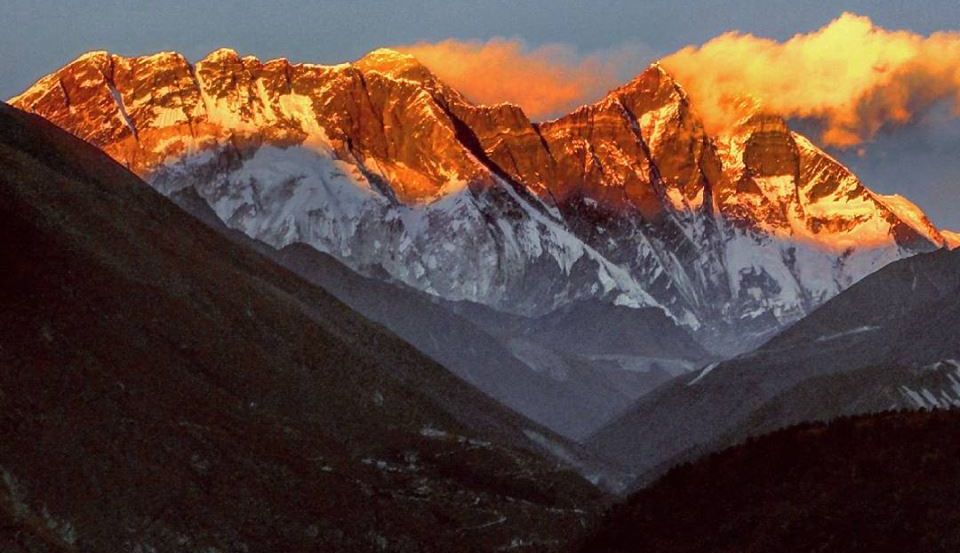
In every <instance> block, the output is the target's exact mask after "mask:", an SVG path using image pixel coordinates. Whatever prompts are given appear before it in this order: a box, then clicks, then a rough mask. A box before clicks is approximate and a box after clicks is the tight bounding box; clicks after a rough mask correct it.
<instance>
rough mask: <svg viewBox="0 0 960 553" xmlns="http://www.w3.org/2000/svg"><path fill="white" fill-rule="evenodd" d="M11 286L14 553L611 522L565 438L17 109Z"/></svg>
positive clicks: (531, 545) (8, 487) (406, 544)
mask: <svg viewBox="0 0 960 553" xmlns="http://www.w3.org/2000/svg"><path fill="white" fill-rule="evenodd" d="M0 267H2V270H0V306H2V309H0V551H3V552H4V553H23V552H34V551H85V552H86V551H92V552H114V551H116V552H119V551H124V552H130V551H139V552H151V551H224V552H225V551H385V550H389V551H404V552H418V551H491V550H496V549H497V548H500V547H508V546H516V545H518V544H519V545H521V546H523V547H520V548H519V549H521V550H522V549H523V548H524V547H525V548H526V549H527V550H549V549H553V548H555V547H556V546H557V545H558V544H559V543H562V542H564V541H566V540H569V539H570V538H571V537H572V536H574V535H576V534H577V532H578V531H579V529H580V528H582V526H583V525H584V523H585V520H587V519H588V518H589V517H590V516H591V512H592V511H593V510H595V509H596V505H597V502H598V501H600V500H602V497H601V496H600V494H599V492H597V491H596V490H595V489H594V488H592V487H591V486H589V484H587V483H586V482H585V481H584V480H582V479H581V478H580V477H578V476H576V475H575V474H573V473H572V472H570V471H568V470H566V469H564V468H562V467H560V466H559V465H558V463H557V462H555V461H547V460H545V459H544V458H543V457H542V456H541V455H543V453H544V452H543V450H542V449H541V448H543V447H552V448H555V449H558V450H560V451H562V450H563V448H564V447H565V444H567V445H568V443H567V442H565V441H563V440H562V439H561V438H559V437H557V436H555V435H554V434H552V433H550V432H549V431H547V430H545V429H543V428H542V427H539V426H537V425H536V424H534V423H532V422H530V421H528V420H527V419H524V418H523V417H520V416H519V415H516V414H514V413H512V412H510V411H507V410H506V409H504V408H502V407H500V406H499V405H498V404H496V403H495V402H494V401H492V400H491V399H489V398H488V397H487V396H485V395H483V394H481V393H480V392H478V391H477V390H475V389H473V388H471V387H470V386H468V385H467V384H465V383H464V382H462V381H461V380H459V379H458V378H456V377H454V376H453V375H452V374H450V373H449V372H448V371H446V370H445V369H443V368H442V367H441V366H439V365H437V364H436V363H434V362H433V361H431V360H429V359H428V358H426V357H425V356H423V355H422V354H421V353H419V352H418V351H416V350H415V349H414V348H412V347H411V346H409V345H408V344H406V343H404V342H402V341H401V340H399V339H398V338H396V337H395V336H393V335H392V334H390V333H388V332H386V331H385V330H384V329H383V328H382V327H380V326H378V325H374V324H372V323H370V322H369V321H367V320H366V319H364V318H362V317H360V316H359V315H357V314H356V313H355V312H353V311H351V310H350V309H349V308H347V307H346V306H345V305H343V304H342V303H340V302H339V301H337V300H336V299H334V298H333V297H332V296H330V295H329V294H327V293H326V292H324V291H323V290H321V289H319V288H317V287H315V286H312V285H310V284H308V283H307V282H305V281H303V280H302V279H300V278H299V277H297V276H296V275H294V274H293V273H291V272H289V271H287V270H286V269H283V268H281V267H279V266H278V265H276V264H275V263H273V262H271V261H269V260H267V259H266V258H264V257H262V256H261V255H259V254H257V253H255V252H253V251H252V250H250V249H249V248H246V247H243V246H241V245H238V244H235V243H233V242H231V241H230V240H227V239H226V238H224V237H222V236H220V235H218V234H217V233H215V232H213V231H212V230H210V229H208V228H207V227H206V226H204V225H203V224H202V223H200V222H199V221H197V220H195V219H193V218H192V217H190V216H189V215H187V214H186V213H185V212H183V211H182V210H181V209H179V208H178V207H176V206H175V205H174V204H173V203H171V202H169V201H168V200H166V199H164V198H163V197H162V196H161V195H160V194H158V193H157V192H155V191H153V190H152V189H150V188H149V187H148V186H147V185H146V184H145V183H143V182H142V181H140V180H139V179H137V178H136V177H135V176H134V175H133V174H131V173H129V172H128V171H127V170H125V169H123V168H122V167H120V166H119V165H117V164H116V163H114V162H112V161H111V160H110V159H109V158H107V156H106V155H105V154H103V153H102V152H100V151H98V150H97V149H95V148H94V147H92V146H90V145H88V144H86V143H84V142H82V141H81V140H79V139H77V138H74V137H72V136H70V135H68V134H67V133H66V132H64V131H61V130H59V129H57V128H56V127H54V126H53V125H51V124H50V123H48V122H46V121H44V120H42V119H40V118H38V117H35V116H32V115H27V114H24V113H22V112H19V111H17V110H14V109H12V108H10V107H8V106H6V105H3V104H0ZM544 444H545V445H544Z"/></svg>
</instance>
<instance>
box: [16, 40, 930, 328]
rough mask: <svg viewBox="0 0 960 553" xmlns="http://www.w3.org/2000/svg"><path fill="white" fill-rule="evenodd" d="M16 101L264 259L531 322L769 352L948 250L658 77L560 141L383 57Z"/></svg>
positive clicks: (83, 75)
mask: <svg viewBox="0 0 960 553" xmlns="http://www.w3.org/2000/svg"><path fill="white" fill-rule="evenodd" d="M11 103H13V104H14V105H15V106H17V107H20V108H21V109H25V110H27V111H32V112H34V113H37V114H39V115H42V116H44V117H46V118H47V119H49V120H51V121H53V122H54V123H56V124H57V125H59V126H61V127H63V128H65V129H67V130H69V131H70V132H72V133H74V134H76V135H77V136H80V137H81V138H84V139H85V140H87V141H89V142H91V143H93V144H95V145H97V146H99V147H101V148H102V149H104V150H105V151H106V152H107V153H108V154H110V155H111V156H112V157H114V158H115V159H117V160H118V161H120V162H122V163H124V164H126V165H127V166H128V167H130V168H131V169H132V170H133V171H135V172H136V173H138V174H139V175H141V176H143V177H144V178H146V179H147V180H148V181H149V182H151V183H152V184H153V185H154V186H155V187H156V188H158V189H159V190H161V191H163V192H165V193H172V192H175V191H177V190H180V189H182V188H184V187H193V188H195V189H196V190H197V192H198V193H199V194H200V196H201V197H203V198H204V199H205V200H206V201H207V202H208V203H209V204H210V205H211V207H212V208H213V209H214V211H215V212H216V213H217V215H218V216H219V217H220V218H221V219H223V220H224V221H225V222H226V223H227V224H228V225H230V226H233V227H234V228H238V229H240V230H242V231H243V232H245V233H247V234H249V235H250V236H252V237H254V238H258V239H260V240H263V241H266V242H268V243H270V244H272V245H274V246H277V247H282V246H285V245H287V244H290V243H294V242H305V243H308V244H311V245H313V246H314V247H315V248H317V249H320V250H322V251H325V252H328V253H332V254H333V255H335V256H337V257H338V258H340V259H342V260H343V261H344V262H346V263H347V264H349V265H351V266H352V267H354V268H355V269H358V270H360V271H362V272H367V273H374V272H382V271H384V270H385V271H386V273H387V274H389V275H390V277H391V278H395V279H397V280H400V281H402V282H405V283H407V284H410V285H413V286H415V287H417V288H419V289H421V290H424V291H427V292H429V293H432V294H436V295H440V296H443V297H446V298H449V299H454V300H460V299H468V300H472V301H478V302H481V303H485V304H488V305H491V306H493V307H496V308H498V309H504V310H508V311H512V312H518V313H524V314H542V313H545V312H548V311H551V310H553V309H555V308H557V307H559V306H562V305H565V304H567V303H569V302H571V301H577V300H583V299H598V300H601V301H606V302H615V303H618V304H621V305H628V306H636V307H643V306H659V307H662V308H663V309H664V310H665V311H666V312H667V313H668V314H669V315H670V316H671V317H673V318H674V320H676V321H678V322H681V323H683V324H686V325H687V326H688V327H689V328H691V329H692V330H694V331H696V332H698V333H700V334H701V336H703V337H705V339H706V340H707V341H710V340H712V339H713V338H710V337H711V336H713V337H714V338H717V337H721V338H720V340H721V341H722V336H729V335H730V332H731V331H734V332H737V333H738V334H739V335H741V336H744V335H746V336H751V335H752V336H754V337H755V338H757V339H759V337H762V336H764V335H766V334H767V333H769V332H770V331H772V330H775V329H777V328H779V327H780V325H782V324H785V323H788V322H790V321H793V320H795V319H797V318H798V317H800V316H802V315H803V314H805V313H807V312H808V311H809V310H810V309H812V308H813V307H815V306H816V305H819V304H820V303H822V302H823V301H825V300H826V299H828V298H829V297H831V296H833V295H834V294H836V293H838V292H839V291H840V290H842V289H844V288H845V287H847V286H849V285H850V284H852V283H853V282H855V281H857V280H858V279H860V278H862V277H863V276H865V275H866V274H869V273H870V272H872V271H874V270H876V269H877V268H879V267H881V266H882V265H884V264H886V263H889V262H890V261H893V260H895V259H898V258H901V257H904V256H907V255H911V254H912V253H915V252H917V251H924V250H929V249H934V248H938V247H942V246H944V245H945V244H946V243H947V242H946V239H945V238H944V236H943V235H942V234H941V233H940V231H939V230H937V229H936V228H935V227H933V225H931V224H930V222H929V221H928V220H927V219H926V217H925V216H924V215H923V213H922V212H920V211H919V210H918V209H917V208H916V206H913V205H912V204H910V203H909V202H908V201H906V200H903V199H902V198H899V197H882V196H878V195H876V194H874V193H873V192H871V191H869V190H868V189H867V188H866V187H864V186H863V184H862V183H860V182H859V180H858V179H857V178H856V176H855V175H853V174H852V173H850V171H849V170H847V169H846V168H845V167H843V166H842V165H841V164H839V163H838V162H836V161H835V160H833V159H832V158H830V156H828V155H827V154H826V153H824V152H823V151H822V150H820V149H819V148H817V147H816V146H814V145H813V144H812V143H810V141H808V140H807V139H806V138H804V137H803V136H800V135H798V134H796V133H794V132H792V131H791V130H790V129H789V127H788V126H787V124H786V122H785V121H783V120H782V119H781V118H779V117H777V116H776V115H775V114H757V115H754V116H753V117H751V118H749V119H747V120H745V121H744V122H743V123H742V124H741V125H740V127H739V128H738V129H736V130H735V132H732V133H730V134H729V135H724V136H710V135H708V134H707V133H706V131H705V130H704V128H703V124H702V122H701V120H700V118H699V116H698V115H697V112H696V108H695V106H693V105H692V104H691V102H690V99H689V98H688V97H687V95H686V93H685V92H684V91H683V88H682V86H681V85H680V84H678V83H676V82H675V81H674V80H673V79H672V78H671V77H670V75H668V74H667V73H666V72H665V71H664V70H663V69H662V68H661V67H659V66H658V65H656V64H655V65H653V66H651V67H649V68H648V69H647V70H645V71H644V72H642V73H641V74H639V75H638V76H637V77H636V78H634V79H633V80H632V81H630V82H629V83H627V84H625V85H623V86H622V87H620V88H618V89H615V90H613V91H611V92H610V93H609V94H608V95H607V96H605V97H604V98H602V99H601V100H599V101H597V102H595V103H593V104H589V105H586V106H583V107H581V108H579V109H577V110H575V111H573V112H572V113H570V114H568V115H565V116H563V117H560V118H558V119H556V120H553V121H547V122H532V121H530V119H529V118H528V117H527V116H526V115H525V114H524V113H523V110H522V109H521V108H519V107H517V106H514V105H510V104H500V105H496V106H483V105H475V104H473V103H471V102H470V101H469V100H468V99H466V98H464V97H463V96H462V95H461V94H460V93H458V92H457V91H456V90H453V89H452V88H450V87H449V86H447V85H445V84H444V83H442V82H440V81H439V80H438V79H437V78H436V77H435V76H434V75H433V74H432V73H431V72H430V71H429V70H428V69H427V68H426V67H424V66H423V65H422V64H420V63H419V62H418V61H417V60H416V59H415V58H413V57H411V56H409V55H406V54H402V53H398V52H396V51H393V50H387V49H381V50H376V51H374V52H371V53H370V54H368V55H367V56H365V57H363V58H362V59H360V60H358V61H356V62H353V63H349V64H341V65H334V66H321V65H311V64H294V63H291V62H289V61H287V60H284V59H279V60H271V61H267V62H261V61H260V60H258V59H256V58H253V57H249V56H248V57H241V56H239V55H238V54H237V53H236V52H234V51H232V50H218V51H216V52H213V53H211V54H210V55H208V56H207V57H206V58H204V59H203V60H200V61H198V62H197V63H196V64H193V65H191V64H190V63H189V62H188V61H187V60H186V59H184V58H183V57H182V56H180V55H178V54H175V53H161V54H156V55H152V56H144V57H138V58H124V57H121V56H116V55H111V54H108V53H106V52H94V53H91V54H87V55H84V56H82V57H80V58H78V59H77V60H75V61H73V62H71V63H70V64H68V65H67V66H65V67H64V68H62V69H60V70H59V71H57V72H56V73H53V74H51V75H49V76H47V77H45V78H43V79H41V80H40V81H39V82H38V83H37V84H36V85H34V86H33V87H31V88H30V89H29V90H27V91H26V92H24V93H23V94H22V95H20V96H18V97H17V98H14V99H12V100H11Z"/></svg>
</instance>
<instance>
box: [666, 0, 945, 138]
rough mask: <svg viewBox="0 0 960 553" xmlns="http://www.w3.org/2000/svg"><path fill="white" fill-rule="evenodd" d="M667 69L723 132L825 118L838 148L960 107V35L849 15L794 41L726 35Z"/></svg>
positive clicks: (671, 60) (688, 51)
mask: <svg viewBox="0 0 960 553" xmlns="http://www.w3.org/2000/svg"><path fill="white" fill-rule="evenodd" d="M662 63H663V66H664V67H665V68H666V69H667V70H668V71H669V72H670V73H672V74H673V75H674V76H675V77H676V79H677V80H678V81H679V82H680V83H681V85H682V86H683V87H684V88H685V89H686V90H687V91H688V92H689V94H690V96H691V97H692V98H693V100H694V104H695V105H696V107H697V109H698V110H699V111H700V113H701V115H702V116H703V117H704V120H705V123H706V125H707V126H708V128H711V129H712V130H714V131H722V130H723V129H724V128H726V127H728V126H729V125H730V124H731V123H733V122H735V121H736V119H738V118H739V117H740V116H742V115H743V114H744V113H745V111H747V110H748V109H752V108H757V107H760V108H762V109H765V110H769V111H773V112H777V113H779V114H781V115H784V116H786V117H809V118H814V119H817V120H819V121H820V122H821V123H822V124H823V133H822V135H821V140H822V142H824V143H825V144H828V145H832V146H839V147H848V146H853V145H856V144H858V143H860V142H861V141H862V140H864V139H866V138H869V137H871V136H872V135H873V134H875V133H876V132H877V131H878V130H880V129H881V128H883V127H884V125H890V124H892V125H897V124H906V123H909V122H910V121H912V120H913V119H914V118H915V116H916V115H917V114H918V113H919V112H921V111H922V110H924V109H926V108H928V107H930V106H931V105H932V104H933V103H934V102H936V101H938V100H941V99H952V100H953V101H954V106H955V109H956V106H957V105H958V104H957V101H958V100H960V95H958V91H960V34H958V33H954V32H942V33H934V34H932V35H929V36H923V35H919V34H916V33H912V32H909V31H890V30H886V29H883V28H881V27H878V26H876V25H874V24H873V22H872V21H871V20H870V19H869V18H867V17H862V16H857V15H853V14H849V13H845V14H843V15H841V16H840V17H839V18H837V19H835V20H834V21H832V22H830V23H829V24H828V25H826V26H825V27H823V28H821V29H819V30H817V31H814V32H811V33H808V34H798V35H796V36H794V37H792V38H790V39H789V40H787V41H785V42H777V41H774V40H770V39H766V38H759V37H756V36H753V35H750V34H741V33H737V32H731V33H727V34H724V35H721V36H718V37H716V38H714V39H712V40H710V41H709V42H707V43H705V44H704V45H702V46H700V47H692V46H691V47H687V48H684V49H682V50H680V51H678V52H676V53H674V54H672V55H670V56H667V57H666V58H664V59H663V60H662Z"/></svg>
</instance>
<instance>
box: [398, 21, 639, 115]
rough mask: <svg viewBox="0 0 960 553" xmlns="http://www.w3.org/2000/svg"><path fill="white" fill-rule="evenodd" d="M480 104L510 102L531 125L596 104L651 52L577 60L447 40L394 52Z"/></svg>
mask: <svg viewBox="0 0 960 553" xmlns="http://www.w3.org/2000/svg"><path fill="white" fill-rule="evenodd" d="M394 48H395V49H397V50H400V51H403V52H407V53H409V54H412V55H414V56H415V57H417V59H419V60H420V62H421V63H423V64H424V65H426V66H427V67H428V68H430V70H431V71H433V72H434V73H435V74H436V75H437V76H438V77H439V78H440V79H441V80H443V81H444V82H446V83H447V84H449V85H451V86H453V87H454V88H456V89H457V90H459V91H460V92H461V93H463V94H464V95H465V96H466V97H467V98H469V99H470V100H472V101H474V102H478V103H481V104H496V103H500V102H512V103H515V104H518V105H520V106H521V107H522V108H523V109H524V111H525V112H526V114H527V115H528V116H529V117H531V118H532V119H543V118H549V117H553V116H557V115H561V114H563V113H566V112H567V111H569V110H571V109H573V108H575V107H577V106H579V105H581V104H584V103H587V102H590V101H593V100H596V99H599V98H601V97H602V96H603V95H604V94H605V93H606V92H607V91H608V90H610V89H612V88H615V87H616V86H618V85H620V84H622V83H623V82H624V81H625V80H627V79H629V78H630V77H631V76H632V75H633V74H635V73H637V72H639V70H641V69H642V68H643V67H644V66H645V65H646V64H647V63H649V61H650V60H651V59H652V57H653V56H652V51H651V50H650V49H649V48H648V47H646V46H644V45H642V44H639V43H631V44H624V45H621V46H618V47H616V48H611V49H608V50H603V51H597V52H592V53H590V54H587V55H581V54H580V53H578V52H577V50H576V49H575V48H573V47H572V46H569V45H565V44H558V43H552V44H545V45H542V46H538V47H535V48H530V47H528V46H527V45H526V44H525V43H524V42H523V41H521V40H519V39H507V38H493V39H490V40H487V41H477V40H466V41H464V40H457V39H448V40H443V41H440V42H433V43H430V42H418V43H415V44H408V45H403V46H395V47H394Z"/></svg>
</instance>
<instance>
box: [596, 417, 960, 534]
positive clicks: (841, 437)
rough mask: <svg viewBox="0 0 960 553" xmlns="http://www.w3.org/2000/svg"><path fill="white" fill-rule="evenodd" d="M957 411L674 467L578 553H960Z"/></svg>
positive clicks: (799, 435)
mask: <svg viewBox="0 0 960 553" xmlns="http://www.w3.org/2000/svg"><path fill="white" fill-rule="evenodd" d="M958 505H960V413H958V412H956V411H935V412H915V413H886V414H881V415H870V416H863V417H857V418H845V419H841V420H838V421H835V422H833V423H830V424H828V425H824V424H806V425H802V426H798V427H793V428H789V429H786V430H782V431H779V432H776V433H774V434H771V435H767V436H765V437H762V438H759V439H756V440H753V441H750V442H747V443H746V444H743V445H740V446H737V447H734V448H731V449H728V450H725V451H723V452H721V453H718V454H714V455H711V456H709V457H706V458H704V459H702V460H700V461H698V462H696V463H694V464H692V465H684V466H681V467H679V468H676V469H674V470H672V471H670V472H669V473H668V474H667V475H666V476H665V477H664V478H662V479H660V480H659V481H657V482H656V483H655V484H654V485H653V486H651V487H650V488H648V489H645V490H642V491H640V492H638V493H636V494H635V495H633V496H632V497H631V498H630V499H629V500H628V501H627V502H626V504H624V505H623V506H621V507H619V508H617V509H615V510H614V511H613V512H612V513H610V515H609V516H608V517H607V519H606V520H605V521H604V523H603V524H602V526H601V527H600V529H599V530H598V531H597V532H596V533H595V534H594V535H593V536H592V537H591V538H589V539H588V540H587V541H586V542H585V543H584V544H582V548H581V549H580V551H581V552H584V553H586V552H591V553H593V552H596V553H600V552H604V553H614V552H616V553H628V552H641V551H643V552H646V551H656V552H657V553H681V552H683V553H707V552H709V553H717V552H731V553H732V552H738V553H753V552H757V553H759V552H769V551H777V552H781V553H791V552H801V551H802V552H808V551H838V552H844V553H857V552H863V553H868V552H869V553H878V552H885V551H890V552H903V551H917V552H920V551H922V552H925V553H931V552H939V551H943V552H948V551H950V552H953V551H960V507H958Z"/></svg>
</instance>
